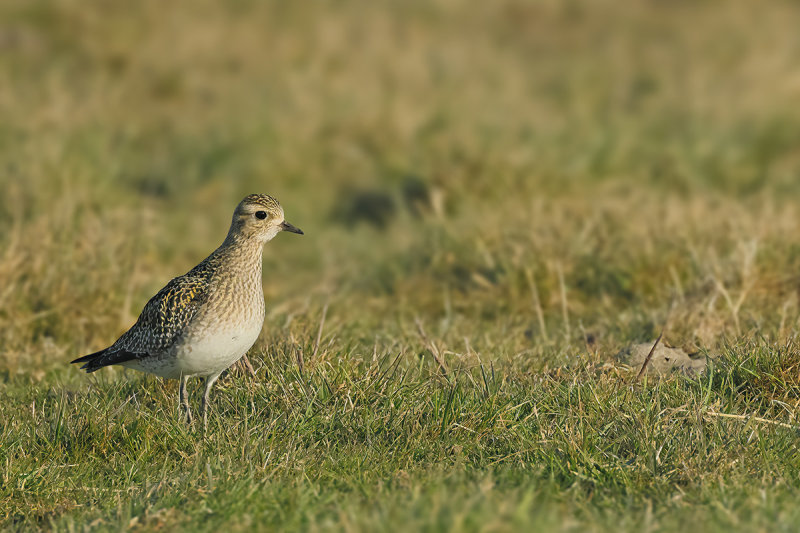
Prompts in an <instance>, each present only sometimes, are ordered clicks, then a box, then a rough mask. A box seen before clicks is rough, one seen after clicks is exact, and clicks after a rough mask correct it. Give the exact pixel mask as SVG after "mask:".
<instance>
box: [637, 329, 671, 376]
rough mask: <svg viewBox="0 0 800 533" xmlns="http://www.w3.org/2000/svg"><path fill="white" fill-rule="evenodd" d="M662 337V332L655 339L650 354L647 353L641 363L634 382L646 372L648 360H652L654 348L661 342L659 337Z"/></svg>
mask: <svg viewBox="0 0 800 533" xmlns="http://www.w3.org/2000/svg"><path fill="white" fill-rule="evenodd" d="M663 336H664V332H663V331H662V332H661V334H660V335H659V336H658V338H657V339H656V342H654V343H653V347H652V348H650V353H648V354H647V357H645V358H644V362H643V363H642V368H640V369H639V373H638V374H636V380H635V381H639V380H640V379H642V376H643V375H644V373H645V371H646V370H647V365H649V364H650V359H652V358H653V353H655V351H656V348H657V347H658V343H659V342H661V337H663Z"/></svg>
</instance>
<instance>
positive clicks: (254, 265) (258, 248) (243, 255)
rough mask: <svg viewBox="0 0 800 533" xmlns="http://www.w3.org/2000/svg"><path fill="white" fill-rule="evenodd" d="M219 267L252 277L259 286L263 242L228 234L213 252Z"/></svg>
mask: <svg viewBox="0 0 800 533" xmlns="http://www.w3.org/2000/svg"><path fill="white" fill-rule="evenodd" d="M213 255H214V256H216V257H215V260H216V261H217V262H218V264H219V267H220V268H221V269H225V270H231V271H234V272H235V273H236V275H238V276H241V277H242V278H252V280H253V281H257V285H258V286H259V287H260V286H261V263H262V260H263V255H264V243H262V242H261V241H259V240H257V239H253V238H247V237H242V236H239V235H231V234H229V235H228V236H227V238H226V239H225V241H224V242H223V243H222V244H221V245H220V247H219V248H217V249H216V251H215V252H214V254H213Z"/></svg>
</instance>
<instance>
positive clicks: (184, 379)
mask: <svg viewBox="0 0 800 533" xmlns="http://www.w3.org/2000/svg"><path fill="white" fill-rule="evenodd" d="M187 381H189V376H181V387H180V392H179V396H180V400H181V407H183V409H184V410H185V411H186V423H187V424H191V423H192V410H191V409H190V408H189V399H188V398H187V397H186V382H187Z"/></svg>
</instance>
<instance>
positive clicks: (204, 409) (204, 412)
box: [200, 372, 222, 433]
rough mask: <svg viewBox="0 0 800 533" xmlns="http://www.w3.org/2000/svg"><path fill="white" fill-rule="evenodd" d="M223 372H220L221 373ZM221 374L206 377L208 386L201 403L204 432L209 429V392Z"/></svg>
mask: <svg viewBox="0 0 800 533" xmlns="http://www.w3.org/2000/svg"><path fill="white" fill-rule="evenodd" d="M221 373H222V372H220V374H221ZM218 377H219V374H216V375H213V376H208V377H207V378H206V388H205V390H204V391H203V402H202V403H201V404H200V407H201V409H200V410H201V411H202V415H203V432H204V433H205V431H206V429H208V393H209V392H210V391H211V387H212V386H213V385H214V382H215V381H217V378H218Z"/></svg>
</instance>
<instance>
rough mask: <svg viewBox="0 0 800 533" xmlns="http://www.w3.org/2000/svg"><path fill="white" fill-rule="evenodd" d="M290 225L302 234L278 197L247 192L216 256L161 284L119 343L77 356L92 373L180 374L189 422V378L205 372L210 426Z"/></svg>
mask: <svg viewBox="0 0 800 533" xmlns="http://www.w3.org/2000/svg"><path fill="white" fill-rule="evenodd" d="M283 231H288V232H290V233H296V234H299V235H303V231H302V230H300V229H299V228H297V227H296V226H293V225H292V224H290V223H288V222H287V221H286V219H285V217H284V213H283V208H282V207H281V205H280V204H279V203H278V201H277V200H276V199H275V198H273V197H272V196H269V195H266V194H250V195H248V196H246V197H245V198H244V199H243V200H242V201H241V202H239V204H238V205H237V206H236V209H235V210H234V212H233V220H232V221H231V226H230V229H229V230H228V234H227V236H226V237H225V240H224V241H223V243H222V244H221V245H220V246H219V247H218V248H217V249H216V250H214V251H213V252H212V253H211V255H209V256H208V257H206V258H205V259H204V260H203V261H201V262H200V263H199V264H198V265H197V266H195V267H194V268H192V269H191V270H190V271H189V272H187V273H186V274H184V275H182V276H178V277H176V278H173V279H172V280H170V282H169V283H167V284H166V285H165V286H164V288H162V289H161V290H160V291H158V293H157V294H156V295H155V296H153V297H152V298H151V299H150V300H149V301H148V302H147V304H145V306H144V309H143V310H142V312H141V314H140V315H139V318H138V319H137V320H136V323H135V324H134V325H133V326H131V328H130V329H129V330H127V331H126V332H125V333H123V334H122V335H121V336H120V337H119V339H117V340H116V342H114V344H112V345H111V346H109V347H108V348H105V349H103V350H100V351H98V352H95V353H91V354H89V355H85V356H83V357H79V358H77V359H75V360H73V361H72V362H71V363H83V366H81V367H80V368H81V369H82V370H85V371H86V372H87V373H91V372H95V371H97V370H99V369H101V368H103V367H107V366H110V365H121V366H123V367H127V368H132V369H134V370H138V371H141V372H146V373H150V374H155V375H157V376H160V377H162V378H166V379H177V380H180V387H179V393H178V394H179V402H180V405H181V406H182V408H183V409H184V411H185V416H186V422H187V423H189V424H191V423H192V421H193V417H192V411H191V409H190V406H189V401H188V398H187V395H186V385H187V381H188V379H189V378H192V377H202V378H205V388H204V390H203V399H202V403H201V408H200V410H201V416H202V419H203V430H204V431H205V430H207V428H208V397H209V392H210V391H211V387H212V386H213V385H214V382H215V381H216V380H217V378H219V376H220V374H222V372H223V371H225V370H226V369H227V368H228V367H230V366H231V365H233V364H234V363H235V362H236V361H238V360H239V359H240V358H241V357H242V356H243V355H245V354H246V353H247V351H248V350H249V349H250V348H251V347H252V346H253V344H255V342H256V340H257V339H258V335H259V334H260V333H261V328H262V327H263V325H264V314H265V308H264V291H263V289H262V284H261V277H262V272H261V263H262V256H263V250H264V245H265V244H266V243H267V242H268V241H270V240H272V239H273V238H274V237H275V236H276V235H278V233H281V232H283Z"/></svg>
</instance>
